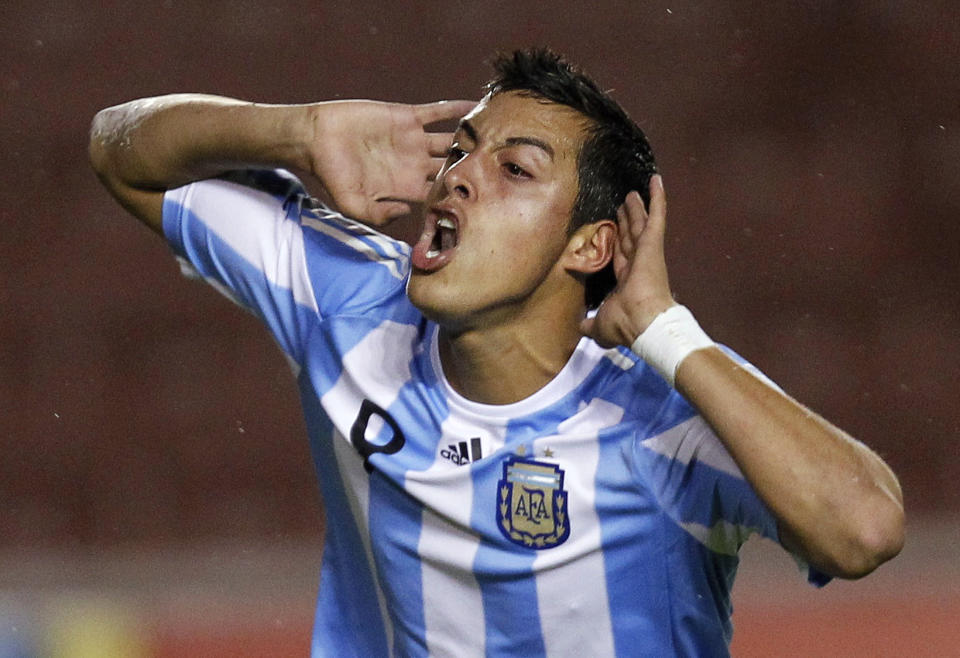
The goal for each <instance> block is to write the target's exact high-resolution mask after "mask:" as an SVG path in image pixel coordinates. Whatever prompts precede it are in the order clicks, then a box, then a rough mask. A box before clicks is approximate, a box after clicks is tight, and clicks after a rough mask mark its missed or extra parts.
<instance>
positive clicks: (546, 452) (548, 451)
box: [543, 448, 553, 457]
mask: <svg viewBox="0 0 960 658" xmlns="http://www.w3.org/2000/svg"><path fill="white" fill-rule="evenodd" d="M543 456H544V457H553V450H551V449H550V448H544V449H543Z"/></svg>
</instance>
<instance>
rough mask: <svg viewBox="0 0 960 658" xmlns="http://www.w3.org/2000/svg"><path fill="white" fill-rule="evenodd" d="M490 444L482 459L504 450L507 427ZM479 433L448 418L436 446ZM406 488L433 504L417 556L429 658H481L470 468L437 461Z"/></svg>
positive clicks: (455, 418) (480, 601)
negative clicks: (461, 657) (501, 449)
mask: <svg viewBox="0 0 960 658" xmlns="http://www.w3.org/2000/svg"><path fill="white" fill-rule="evenodd" d="M486 429H498V430H499V431H498V436H496V438H495V439H494V441H490V440H488V439H489V436H488V435H487V434H486V431H484V432H483V435H484V455H485V456H487V457H489V456H490V454H492V452H493V451H494V450H495V448H494V447H493V443H494V442H497V443H499V444H500V445H502V441H503V437H502V432H503V428H502V427H501V428H486ZM477 430H478V428H477V427H476V426H474V425H473V424H471V423H469V422H465V421H464V420H463V419H462V418H461V417H459V416H448V417H447V418H446V419H445V420H444V422H443V425H442V427H441V438H440V442H439V445H438V449H439V448H440V447H445V446H446V445H447V444H449V443H453V444H456V443H458V442H459V441H462V440H465V439H467V437H472V436H476V435H477V434H478V431H477ZM405 488H406V490H407V492H409V493H410V495H411V496H413V497H414V498H416V499H417V500H421V501H429V502H430V507H429V508H425V509H424V512H423V518H422V523H423V525H422V527H421V531H420V540H419V544H418V546H417V551H418V553H419V554H420V558H421V574H422V585H423V612H424V622H425V625H426V631H427V637H426V640H427V649H428V651H429V653H430V655H431V656H451V657H458V656H483V655H484V653H485V642H486V637H485V635H486V634H485V632H484V628H483V596H482V593H481V591H480V586H479V584H478V583H477V581H476V578H475V577H474V575H473V561H474V558H475V557H476V554H477V550H478V549H479V546H480V541H479V537H478V536H477V535H476V533H474V532H473V531H472V530H471V529H470V516H471V514H472V512H473V478H472V477H471V472H470V467H469V466H467V465H464V466H458V465H456V464H454V463H453V462H450V461H448V460H445V459H442V458H440V457H439V452H438V453H437V455H436V456H435V457H434V462H433V463H432V464H431V465H430V467H429V468H427V469H426V470H423V471H409V472H407V475H406V482H405Z"/></svg>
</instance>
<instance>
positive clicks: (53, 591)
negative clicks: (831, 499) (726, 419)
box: [0, 0, 960, 657]
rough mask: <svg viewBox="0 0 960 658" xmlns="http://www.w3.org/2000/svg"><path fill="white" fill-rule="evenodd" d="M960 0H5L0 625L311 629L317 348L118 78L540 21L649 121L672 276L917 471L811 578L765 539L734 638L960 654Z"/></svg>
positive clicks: (448, 57)
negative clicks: (304, 374)
mask: <svg viewBox="0 0 960 658" xmlns="http://www.w3.org/2000/svg"><path fill="white" fill-rule="evenodd" d="M958 17H960V10H958V9H957V8H956V5H955V4H954V3H953V2H952V1H951V0H933V1H931V2H926V3H902V2H894V1H875V2H867V1H864V2H849V1H843V2H841V1H839V0H838V1H835V2H826V1H824V2H815V1H808V2H802V3H794V2H770V3H736V2H724V3H720V2H702V1H694V0H676V1H674V0H669V1H666V2H664V1H659V0H658V1H655V2H643V3H640V2H600V3H582V4H581V3H576V2H572V1H566V2H557V3H547V2H536V3H534V2H531V3H517V2H505V1H500V0H496V1H488V2H474V1H471V2H458V1H451V2H426V1H424V2H409V3H382V2H371V1H369V0H355V1H353V2H307V1H306V0H297V1H293V0H291V1H279V2H260V1H255V0H239V1H234V2H223V1H208V2H201V1H200V0H163V1H161V2H151V3H146V2H104V3H89V2H79V1H77V0H40V1H33V2H29V3H28V2H26V1H25V0H8V1H7V2H5V3H3V4H2V6H0V37H2V38H0V61H2V62H3V66H2V69H0V165H2V172H3V174H4V175H3V180H2V182H0V217H2V231H0V455H2V456H0V655H2V656H30V655H50V656H107V655H127V656H154V657H160V656H177V655H205V656H214V655H223V656H227V655H230V656H239V655H305V654H306V652H307V647H308V641H309V633H310V623H311V613H312V608H313V600H314V594H315V589H316V583H317V573H318V564H319V559H320V547H321V544H322V529H323V522H322V512H321V509H322V508H321V504H320V501H319V496H318V493H317V487H316V485H315V482H314V474H313V471H312V467H311V464H310V458H309V453H308V448H307V444H306V441H305V439H304V434H303V424H302V421H301V420H300V413H299V410H298V403H297V399H296V394H295V387H294V383H293V380H292V378H291V376H290V374H289V371H288V369H287V366H286V364H285V362H284V360H283V358H282V357H281V355H280V353H279V350H277V349H276V348H275V346H274V345H273V344H272V343H271V342H270V340H269V339H268V338H267V337H266V334H265V333H264V332H262V331H261V330H260V329H259V327H258V326H257V324H256V323H255V322H254V321H252V320H251V319H250V318H249V317H248V316H246V315H245V314H244V313H242V312H241V311H239V310H238V309H236V308H235V307H233V306H231V305H230V304H229V303H227V302H226V301H224V300H222V299H221V298H220V297H219V296H218V295H216V294H215V293H213V292H212V291H210V290H209V289H207V288H205V287H204V286H201V285H198V284H197V283H194V282H190V281H187V280H184V279H182V278H181V277H180V276H179V274H178V271H177V268H176V266H175V264H174V262H173V260H172V258H171V257H170V255H169V253H168V251H167V250H166V248H165V247H164V245H163V244H162V243H161V242H160V241H158V240H156V239H155V238H154V237H153V236H151V235H150V234H148V232H147V231H146V230H145V229H144V228H142V227H140V226H139V225H137V223H136V222H134V221H133V220H132V219H130V218H129V217H127V216H126V215H125V214H124V212H123V211H122V210H121V209H120V208H119V207H118V206H116V205H115V204H114V203H113V202H112V201H111V200H110V199H109V198H108V196H107V194H106V193H105V192H104V191H103V190H102V189H101V188H100V187H99V185H98V183H97V181H96V180H95V177H94V175H93V173H92V172H91V171H90V169H89V167H88V165H87V163H86V156H85V145H86V139H87V127H88V125H89V121H90V119H91V117H92V116H93V114H94V113H95V112H96V111H97V110H98V109H99V108H101V107H105V106H107V105H112V104H115V103H118V102H121V101H124V100H128V99H131V98H135V97H139V96H147V95H155V94H161V93H167V92H173V91H204V92H211V93H219V94H225V95H232V96H238V97H243V98H248V99H253V100H259V101H264V102H306V101H312V100H320V99H335V98H351V97H372V98H379V99H387V100H398V101H407V102H423V101H429V100H434V99H437V98H443V97H467V98H471V97H476V96H477V94H478V90H479V88H480V86H481V84H482V82H483V81H484V80H485V78H486V76H487V72H488V71H487V69H486V67H485V66H484V65H483V64H482V62H483V60H484V59H485V58H487V57H488V56H489V55H490V54H491V53H492V52H493V51H495V50H497V49H509V48H513V47H518V46H524V45H530V44H544V45H549V46H551V47H554V48H556V49H558V50H560V51H562V52H565V53H567V54H568V55H569V56H570V57H571V58H572V59H573V60H574V61H577V62H579V63H581V64H582V65H583V66H584V67H585V68H586V69H587V70H588V71H589V72H591V73H592V74H594V75H595V77H596V78H597V79H598V80H599V81H600V82H601V84H602V85H603V86H605V87H606V88H610V89H613V90H614V95H615V96H616V97H617V98H618V99H619V100H620V101H621V102H622V103H623V104H624V105H625V107H627V108H628V110H629V111H630V112H631V114H632V115H633V116H634V117H635V118H636V119H637V120H638V122H639V123H640V124H641V125H642V126H643V127H644V128H645V129H646V131H647V133H648V135H649V137H650V139H651V141H652V143H653V145H654V148H655V149H656V151H657V153H658V160H659V162H660V165H661V168H662V171H663V172H664V174H665V184H666V188H667V192H668V198H669V202H670V220H671V223H670V228H669V236H668V238H669V245H668V259H669V265H670V271H671V275H672V284H673V287H674V289H675V291H676V293H677V295H678V297H679V298H680V299H681V300H682V301H683V302H684V303H686V304H688V305H689V306H691V307H692V308H693V309H695V311H696V313H697V315H698V317H699V318H700V320H701V322H702V324H703V325H704V326H705V327H706V328H707V330H708V331H709V332H710V333H711V335H713V336H714V337H715V338H717V339H719V340H722V341H723V342H726V343H728V344H730V345H732V346H734V347H735V348H736V349H738V351H740V352H741V353H743V354H744V355H746V356H747V357H748V358H750V359H751V360H752V361H753V362H754V363H756V364H757V365H759V366H760V367H761V368H762V369H763V370H765V371H766V372H767V373H768V374H770V375H771V376H772V377H773V378H774V379H775V380H776V381H778V382H779V383H780V384H781V385H783V386H784V388H786V389H787V391H788V392H790V393H792V394H793V395H795V396H796V397H798V398H799V399H801V400H803V401H805V402H806V403H808V404H809V405H810V406H812V407H813V408H814V409H816V410H818V411H820V412H821V413H823V414H824V415H826V416H827V417H828V418H831V419H832V420H834V421H835V422H837V423H838V424H839V425H841V426H842V427H844V428H845V429H847V430H849V431H850V432H851V433H853V434H854V435H856V436H858V437H861V438H863V439H864V440H865V441H867V442H868V443H869V444H870V445H871V446H873V447H874V448H875V449H877V450H878V451H879V452H880V453H881V454H882V455H883V456H884V457H885V458H886V459H887V460H888V461H889V463H890V464H891V465H892V466H893V467H894V469H895V470H896V471H897V473H898V474H899V476H900V478H901V481H902V484H903V487H904V490H905V492H906V498H907V508H908V513H909V518H910V535H909V537H908V544H907V547H906V549H905V550H904V553H903V554H902V556H901V557H899V558H898V559H897V560H895V561H894V562H892V563H890V564H888V565H886V566H884V567H883V568H881V570H880V571H879V572H878V573H876V574H874V575H873V576H871V577H870V578H868V579H867V580H865V581H862V582H859V583H852V584H850V583H833V584H831V585H830V586H828V587H827V588H826V589H825V590H824V591H820V592H817V591H813V590H812V589H811V588H809V587H807V586H806V585H805V584H804V583H803V582H802V579H801V578H800V577H798V575H797V574H796V573H795V569H794V568H793V566H792V564H791V562H790V560H789V558H787V557H785V556H783V555H782V554H780V553H777V552H775V551H771V548H770V547H769V546H765V545H763V544H758V545H756V546H754V545H750V546H748V549H747V557H746V560H745V561H746V564H745V565H744V567H743V569H742V576H741V579H740V581H738V585H737V588H736V592H735V605H736V607H737V613H736V614H735V616H734V620H735V624H736V627H737V633H736V636H735V641H734V651H735V654H736V655H742V656H751V655H757V656H760V655H779V656H786V655H797V656H801V655H803V656H838V655H871V656H882V655H887V656H899V655H912V656H919V655H929V656H934V655H937V656H941V655H951V654H952V655H960V649H958V648H957V647H958V646H960V631H958V625H957V624H956V622H955V619H956V618H957V614H958V613H960V586H958V585H960V559H958V555H957V551H958V548H957V547H958V545H960V531H958V525H957V519H958V512H960V501H958V497H957V494H958V491H960V485H958V479H960V451H958V449H957V441H958V437H960V406H958V388H960V387H958V383H957V381H958V379H957V378H958V374H960V351H958V349H957V348H958V337H960V332H958V330H957V323H958V320H960V293H958V290H960V224H958V221H957V219H958V210H960V101H958V99H960V29H958V28H960V20H958Z"/></svg>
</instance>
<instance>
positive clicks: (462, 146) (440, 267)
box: [407, 92, 585, 330]
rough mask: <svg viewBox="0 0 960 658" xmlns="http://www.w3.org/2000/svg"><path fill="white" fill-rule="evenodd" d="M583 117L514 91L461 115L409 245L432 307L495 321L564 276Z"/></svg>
mask: <svg viewBox="0 0 960 658" xmlns="http://www.w3.org/2000/svg"><path fill="white" fill-rule="evenodd" d="M584 125H585V123H584V119H583V117H582V116H581V115H579V114H578V113H577V112H576V111H574V110H572V109H570V108H568V107H565V106H562V105H557V104H554V103H545V102H543V101H540V100H538V99H535V98H529V97H524V96H521V95H519V94H517V93H511V92H508V93H502V94H498V95H496V96H493V97H492V98H491V97H488V98H486V99H484V100H483V101H482V102H481V103H480V104H479V105H478V106H477V107H476V109H474V110H473V111H472V112H471V113H470V114H469V115H467V116H466V117H465V118H464V120H463V121H462V122H461V124H460V127H459V129H458V130H457V133H456V135H455V136H454V144H453V147H452V149H451V152H450V156H449V157H448V158H447V161H446V163H445V164H444V166H443V169H442V170H441V171H440V174H439V175H438V177H437V180H436V182H435V183H434V185H433V188H432V189H431V190H430V194H429V195H428V197H427V204H426V206H427V210H426V213H425V221H424V228H423V232H422V235H421V237H420V240H419V241H418V242H417V244H416V245H415V246H414V249H413V257H412V261H413V268H414V269H413V273H412V275H411V277H410V283H409V286H408V288H407V291H408V294H409V296H410V299H411V301H412V302H413V303H414V304H415V305H416V306H417V307H418V308H419V309H420V310H421V311H423V312H424V314H425V315H427V317H430V318H431V319H434V320H436V321H438V322H439V323H440V324H441V325H443V326H445V327H446V328H449V329H453V330H465V329H469V328H475V327H479V326H483V325H484V323H491V322H493V323H496V322H499V321H502V320H503V319H504V318H509V317H512V316H514V315H516V314H517V313H520V312H522V311H523V310H524V309H528V308H530V306H531V305H536V304H537V303H539V302H540V301H541V300H544V299H549V298H550V296H551V295H552V294H554V293H555V292H556V290H557V289H558V284H559V282H560V281H561V280H562V279H566V278H568V276H569V275H567V274H566V272H565V271H564V268H563V267H562V265H560V263H559V260H560V258H561V255H562V254H563V252H564V248H565V247H566V244H567V227H568V224H569V221H570V215H571V211H572V209H573V203H574V201H575V199H576V196H577V189H578V188H577V154H578V153H579V150H580V145H581V142H582V139H583V133H584ZM567 283H569V282H567Z"/></svg>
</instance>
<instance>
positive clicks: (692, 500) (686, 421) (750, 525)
mask: <svg viewBox="0 0 960 658" xmlns="http://www.w3.org/2000/svg"><path fill="white" fill-rule="evenodd" d="M736 358H737V360H739V361H741V362H742V363H745V362H743V361H742V359H740V358H739V357H736ZM745 365H746V366H747V367H749V368H750V369H751V371H755V372H759V371H756V369H755V368H754V367H753V366H751V365H749V364H745ZM761 377H762V375H761ZM763 379H764V380H765V381H768V382H769V380H767V379H766V378H765V377H763ZM771 385H772V382H771ZM683 409H688V410H689V413H682V410H683ZM660 415H661V418H670V419H674V420H670V421H669V422H667V423H665V424H664V426H661V427H654V428H652V430H651V431H648V432H646V433H645V438H643V439H641V440H638V441H637V442H636V444H635V447H634V449H635V452H636V453H637V456H636V457H637V459H638V460H641V461H642V462H643V463H645V464H646V465H647V468H646V469H645V470H646V472H647V477H648V478H649V485H650V486H651V487H652V488H653V489H654V494H655V495H656V497H657V500H658V501H659V503H660V506H661V508H662V509H663V510H664V511H665V512H666V513H667V514H668V515H669V516H670V517H671V518H672V519H673V520H674V522H676V523H677V525H679V526H680V527H681V528H682V529H683V530H684V531H686V532H687V533H688V534H689V535H691V536H692V537H693V538H694V539H696V540H697V542H699V543H700V544H701V545H703V546H704V547H705V548H707V549H709V550H710V551H712V552H713V553H717V554H719V555H726V556H736V555H737V553H738V552H739V550H740V547H741V546H742V545H743V544H744V543H745V542H746V541H747V539H748V538H749V537H750V536H751V535H753V534H759V535H761V536H763V537H766V538H767V539H770V540H772V541H775V542H777V543H780V533H779V530H778V527H777V520H776V518H775V517H774V516H773V514H772V513H771V512H770V510H769V508H768V507H767V506H766V505H765V504H764V503H763V501H762V500H760V498H759V496H757V494H756V492H755V491H754V489H753V487H752V486H751V484H750V483H749V482H748V481H747V480H746V479H745V478H744V476H743V474H742V473H741V471H740V468H739V467H738V466H737V464H736V462H735V461H734V460H733V457H731V456H730V453H729V452H727V449H726V448H725V447H724V445H723V443H722V442H721V441H720V439H719V437H717V435H716V434H715V433H714V431H713V429H712V428H711V427H710V426H709V424H707V422H706V421H705V420H704V419H703V418H702V417H700V416H699V415H696V413H695V412H694V410H693V409H692V407H690V406H689V403H687V402H686V400H684V399H683V397H682V396H680V395H679V394H678V393H676V392H673V393H671V395H670V397H669V398H668V400H667V402H666V403H665V404H664V409H663V410H662V413H661V414H660ZM793 558H794V560H795V561H797V562H798V564H799V565H800V567H801V569H803V570H804V571H805V572H806V574H807V580H808V581H809V582H810V583H812V584H814V585H817V586H822V585H824V584H826V583H827V582H829V580H830V577H829V576H826V575H824V574H822V573H820V572H818V571H816V570H815V569H813V568H811V567H809V566H808V565H807V564H806V563H804V562H803V561H802V560H801V559H799V558H798V557H797V556H795V555H794V556H793Z"/></svg>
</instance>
